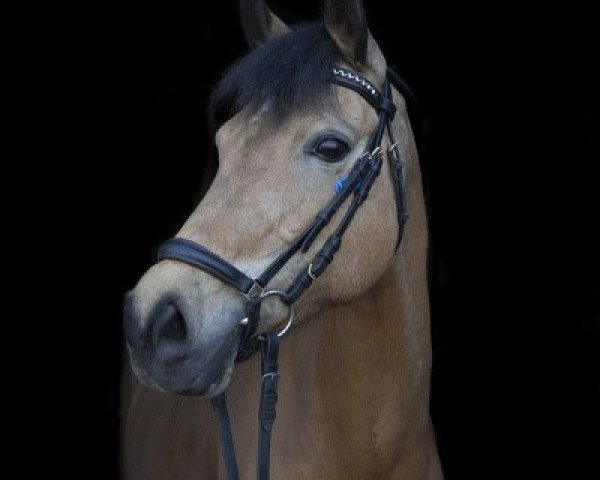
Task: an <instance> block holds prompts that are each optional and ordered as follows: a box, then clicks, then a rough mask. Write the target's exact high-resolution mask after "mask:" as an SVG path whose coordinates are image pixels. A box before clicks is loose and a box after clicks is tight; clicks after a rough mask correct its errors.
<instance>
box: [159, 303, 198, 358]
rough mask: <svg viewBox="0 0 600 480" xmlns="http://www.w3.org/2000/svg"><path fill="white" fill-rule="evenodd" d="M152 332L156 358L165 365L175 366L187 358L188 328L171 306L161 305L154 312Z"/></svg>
mask: <svg viewBox="0 0 600 480" xmlns="http://www.w3.org/2000/svg"><path fill="white" fill-rule="evenodd" d="M155 315H156V317H157V318H156V320H155V322H156V323H155V324H154V328H153V331H152V340H153V343H154V352H155V354H156V358H157V359H158V360H159V361H161V362H164V363H165V364H167V365H171V366H174V365H177V364H179V363H181V362H183V361H184V360H185V359H186V358H187V354H188V350H189V345H188V344H187V342H186V340H187V334H188V327H187V325H186V322H185V318H184V317H183V314H182V313H181V312H180V311H179V309H178V308H177V307H176V306H175V305H173V304H170V303H169V304H166V305H162V306H161V307H160V308H159V309H158V310H157V311H156V312H155Z"/></svg>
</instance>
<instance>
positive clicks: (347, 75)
mask: <svg viewBox="0 0 600 480" xmlns="http://www.w3.org/2000/svg"><path fill="white" fill-rule="evenodd" d="M390 78H391V79H392V81H393V79H394V75H389V74H388V76H387V77H386V80H385V82H384V86H383V91H382V92H379V91H378V90H377V89H376V88H375V87H374V86H373V85H372V84H371V83H370V82H368V81H367V80H366V79H364V78H363V77H361V76H360V75H358V74H356V73H354V72H352V71H350V70H348V69H345V68H334V69H332V73H331V82H332V83H334V84H337V85H340V86H343V87H346V88H350V89H352V90H354V91H356V92H358V93H359V94H360V95H361V96H362V97H363V98H364V99H365V100H366V101H367V102H369V104H370V105H371V106H373V108H375V110H376V111H377V113H378V116H379V121H378V123H377V127H376V128H375V130H374V131H373V133H372V134H371V136H370V138H369V140H368V143H367V147H366V150H365V153H364V154H363V155H361V157H360V158H359V159H358V160H357V161H356V164H355V165H354V166H353V167H352V169H351V170H350V173H349V174H348V175H347V176H346V177H345V178H344V183H343V184H340V187H339V188H338V189H336V194H335V196H334V197H333V198H332V199H331V201H330V202H329V203H328V204H327V205H326V206H325V208H323V209H322V210H321V211H320V212H319V213H318V214H317V216H316V218H315V219H314V221H313V222H312V223H311V224H310V225H309V227H308V228H307V229H306V230H305V231H304V233H302V234H301V235H300V236H299V237H298V238H297V239H296V240H295V241H294V242H293V243H292V245H290V246H289V247H288V248H287V249H286V250H284V251H283V252H282V253H281V254H280V255H279V256H278V257H277V258H276V259H275V260H274V261H273V262H272V263H271V264H270V265H269V266H268V267H267V269H266V270H265V271H264V272H263V273H262V274H261V275H260V276H259V277H258V278H251V277H249V276H248V275H246V274H245V273H243V272H242V271H240V270H239V269H237V268H236V267H234V266H233V265H232V264H230V263H229V262H227V261H226V260H224V259H222V258H221V257H219V256H218V255H216V254H215V253H213V252H212V251H210V250H209V249H207V248H205V247H203V246H202V245H200V244H198V243H195V242H192V241H191V240H187V239H184V238H173V239H170V240H167V241H166V242H165V243H164V244H163V245H162V246H161V247H160V249H159V251H158V260H159V261H160V260H175V261H179V262H183V263H186V264H188V265H192V266H194V267H196V268H199V269H200V270H203V271H205V272H206V273H209V274H210V275H212V276H214V277H216V278H218V279H219V280H221V281H222V282H224V283H227V284H228V285H231V286H232V287H234V288H236V289H237V290H238V291H240V292H241V293H242V295H244V297H245V298H246V314H247V316H246V318H244V319H243V320H242V321H241V322H240V325H241V339H240V346H239V349H238V355H237V360H245V359H247V358H250V356H252V354H253V353H254V352H255V351H257V350H258V349H259V347H260V350H261V365H262V367H261V373H262V383H261V399H260V409H259V423H260V428H259V440H258V441H259V444H258V469H257V478H258V480H267V479H268V478H269V463H270V462H269V458H270V442H271V430H272V427H273V422H274V421H275V404H276V402H277V384H278V381H279V376H278V373H277V357H278V352H279V339H280V338H281V337H282V336H283V335H284V334H285V333H286V332H287V331H288V329H289V328H290V327H291V325H292V323H293V320H294V304H295V302H296V301H297V300H298V298H300V296H301V295H302V294H303V293H304V292H305V291H306V290H307V289H308V288H309V287H310V286H311V285H312V283H313V281H315V280H316V279H317V278H318V277H320V276H321V275H322V274H323V273H324V272H325V270H326V269H327V267H328V266H329V264H330V263H331V262H332V260H333V257H334V255H335V253H336V252H337V251H338V250H339V248H340V246H341V244H342V238H343V236H344V233H345V232H346V230H347V229H348V226H349V225H350V223H351V222H352V219H353V218H354V215H355V214H356V211H357V210H358V208H359V207H360V206H361V205H362V203H363V202H364V201H365V199H366V198H367V196H368V194H369V191H370V189H371V187H372V185H373V183H374V181H375V179H376V178H377V176H378V175H379V172H380V171H381V166H382V163H383V150H382V148H381V143H382V140H383V136H384V134H385V132H386V130H387V132H388V136H389V138H390V145H391V146H390V147H389V149H388V152H387V158H388V161H389V165H390V170H391V172H392V176H393V179H394V182H393V183H394V195H395V198H396V210H397V217H398V225H399V227H398V228H399V231H398V239H397V242H396V249H397V248H398V247H399V246H400V243H401V242H402V235H403V232H404V224H405V223H406V221H407V219H408V213H407V210H406V203H405V195H404V185H403V181H404V178H403V177H404V174H403V164H402V161H401V158H400V154H399V149H398V145H397V144H396V142H395V140H394V136H393V132H392V125H391V124H392V120H393V118H394V114H395V113H396V106H395V105H394V102H393V99H392V90H391V85H390ZM394 85H396V82H394ZM350 197H352V198H351V200H350V205H349V207H348V209H347V210H346V212H345V214H344V215H343V217H342V220H341V221H340V223H339V224H338V226H337V228H336V229H335V231H334V232H333V233H332V234H331V235H330V236H329V238H328V239H327V240H326V241H325V243H324V244H323V246H322V247H321V249H320V250H319V251H318V253H317V254H316V255H315V257H314V258H313V260H312V261H311V262H310V263H309V264H308V266H307V267H306V269H304V270H303V271H302V272H301V273H300V274H298V275H297V277H296V278H295V280H294V281H293V282H292V284H291V285H290V286H289V287H288V288H287V289H285V290H267V289H266V287H267V286H268V284H269V282H270V281H271V280H272V279H273V277H274V276H275V275H276V274H277V273H278V272H279V271H280V270H281V269H282V268H283V267H284V266H285V265H286V263H287V262H288V261H289V260H290V259H291V258H292V257H293V256H294V255H295V254H296V253H297V252H299V251H302V252H303V253H306V252H307V251H308V250H309V248H310V247H311V245H312V244H313V242H314V241H315V239H316V238H317V236H318V235H319V233H320V232H321V231H322V230H323V228H325V226H326V225H327V224H328V223H329V222H330V220H331V219H332V217H333V216H334V215H335V213H336V212H337V211H338V210H339V208H340V207H341V206H342V205H343V204H344V202H345V201H346V200H347V199H349V198H350ZM269 296H278V297H279V298H280V300H281V301H282V302H283V303H284V304H286V305H287V306H288V308H289V315H288V319H287V323H286V325H285V327H284V328H283V329H282V330H281V331H279V332H268V333H264V334H260V335H259V334H257V329H258V324H259V320H260V307H261V304H262V301H263V300H264V299H265V298H267V297H269ZM211 402H212V405H213V408H214V409H215V411H216V413H217V416H218V418H219V426H220V432H221V444H222V450H223V457H224V461H225V466H226V469H227V478H228V480H237V479H239V474H238V469H237V462H236V459H235V452H234V446H233V438H232V436H231V429H230V425H229V416H228V412H227V406H226V402H225V394H224V393H222V394H220V395H218V396H216V397H215V398H213V399H212V400H211Z"/></svg>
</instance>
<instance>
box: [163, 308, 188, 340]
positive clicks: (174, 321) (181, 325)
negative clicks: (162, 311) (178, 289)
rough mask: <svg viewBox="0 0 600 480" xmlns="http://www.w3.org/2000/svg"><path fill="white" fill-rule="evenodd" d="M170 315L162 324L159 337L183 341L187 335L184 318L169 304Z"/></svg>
mask: <svg viewBox="0 0 600 480" xmlns="http://www.w3.org/2000/svg"><path fill="white" fill-rule="evenodd" d="M169 307H171V308H170V310H171V311H170V312H169V314H170V316H169V318H167V319H166V321H165V322H164V323H163V325H162V327H161V328H162V330H161V331H160V333H159V337H160V338H164V339H165V340H171V341H183V340H185V339H186V337H187V328H186V326H185V320H184V319H183V315H181V312H180V311H179V310H178V309H177V308H176V307H173V306H171V305H169Z"/></svg>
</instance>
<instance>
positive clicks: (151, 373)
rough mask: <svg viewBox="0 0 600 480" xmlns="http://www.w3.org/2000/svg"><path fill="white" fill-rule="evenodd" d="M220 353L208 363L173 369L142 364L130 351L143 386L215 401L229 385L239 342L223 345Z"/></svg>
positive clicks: (136, 372)
mask: <svg viewBox="0 0 600 480" xmlns="http://www.w3.org/2000/svg"><path fill="white" fill-rule="evenodd" d="M219 350H220V351H219V354H218V355H216V356H215V357H214V358H212V359H211V360H209V361H208V362H207V361H206V359H203V358H198V359H195V360H191V361H187V362H185V364H182V365H178V366H174V367H170V368H157V367H156V366H153V367H154V368H153V367H148V366H147V365H143V364H140V362H139V361H137V359H136V357H135V355H131V351H130V358H131V366H132V369H133V371H134V373H135V374H136V376H137V377H138V379H139V380H140V381H141V382H142V383H143V384H145V385H146V386H148V387H150V388H153V389H155V390H158V391H160V392H163V393H170V394H174V395H185V396H204V397H209V398H212V397H215V396H217V395H219V394H220V393H222V392H223V391H224V390H225V389H226V388H227V386H228V385H229V381H230V380H231V376H232V374H233V367H234V362H235V358H236V356H237V350H238V346H237V342H236V343H235V344H228V345H224V346H223V347H222V348H221V349H219Z"/></svg>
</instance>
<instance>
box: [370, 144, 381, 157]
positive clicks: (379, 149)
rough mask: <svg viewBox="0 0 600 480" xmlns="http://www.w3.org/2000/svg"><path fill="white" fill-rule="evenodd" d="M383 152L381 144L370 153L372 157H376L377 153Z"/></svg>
mask: <svg viewBox="0 0 600 480" xmlns="http://www.w3.org/2000/svg"><path fill="white" fill-rule="evenodd" d="M381 154H382V150H381V147H380V146H377V147H375V149H374V150H373V151H372V152H371V153H370V154H369V156H370V157H371V158H375V156H377V155H381Z"/></svg>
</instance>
